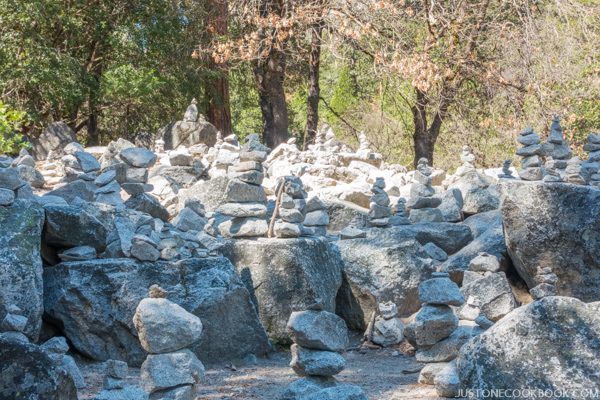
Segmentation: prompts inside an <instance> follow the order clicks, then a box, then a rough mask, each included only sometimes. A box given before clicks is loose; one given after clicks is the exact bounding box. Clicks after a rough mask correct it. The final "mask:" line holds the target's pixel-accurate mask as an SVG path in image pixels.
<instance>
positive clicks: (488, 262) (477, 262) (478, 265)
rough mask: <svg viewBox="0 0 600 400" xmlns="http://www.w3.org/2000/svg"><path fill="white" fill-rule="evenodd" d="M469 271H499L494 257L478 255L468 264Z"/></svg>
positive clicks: (484, 254)
mask: <svg viewBox="0 0 600 400" xmlns="http://www.w3.org/2000/svg"><path fill="white" fill-rule="evenodd" d="M469 270H470V271H474V272H498V271H500V263H499V262H498V258H496V256H494V255H491V254H488V253H480V254H479V255H478V256H477V257H475V258H474V259H472V260H471V262H470V263H469Z"/></svg>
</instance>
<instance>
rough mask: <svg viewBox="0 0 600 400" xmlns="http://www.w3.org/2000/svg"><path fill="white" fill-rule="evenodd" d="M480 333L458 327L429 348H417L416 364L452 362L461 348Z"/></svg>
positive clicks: (466, 327) (472, 328) (477, 330)
mask: <svg viewBox="0 0 600 400" xmlns="http://www.w3.org/2000/svg"><path fill="white" fill-rule="evenodd" d="M480 332H481V331H480V330H479V329H478V328H475V327H472V326H459V327H458V328H457V329H456V330H455V331H454V332H452V334H451V335H450V336H448V337H447V338H446V339H443V340H441V341H439V342H437V343H436V344H434V345H433V346H431V347H424V348H419V349H418V350H417V353H416V359H417V361H418V362H423V363H438V362H445V361H451V360H454V359H455V358H456V357H458V352H459V351H460V349H461V347H462V346H463V345H464V344H465V343H467V341H469V339H471V337H473V336H475V335H477V334H479V333H480Z"/></svg>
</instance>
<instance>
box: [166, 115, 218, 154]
mask: <svg viewBox="0 0 600 400" xmlns="http://www.w3.org/2000/svg"><path fill="white" fill-rule="evenodd" d="M217 132H218V130H217V128H215V126H214V125H213V124H211V123H210V122H208V121H204V120H199V121H195V122H194V121H177V122H172V123H170V124H168V125H166V126H164V127H163V128H161V129H160V130H159V131H158V132H157V137H162V138H163V140H164V141H165V150H171V149H176V148H177V147H179V146H186V147H191V146H193V145H196V144H199V143H204V144H206V145H207V146H214V145H215V142H216V138H217Z"/></svg>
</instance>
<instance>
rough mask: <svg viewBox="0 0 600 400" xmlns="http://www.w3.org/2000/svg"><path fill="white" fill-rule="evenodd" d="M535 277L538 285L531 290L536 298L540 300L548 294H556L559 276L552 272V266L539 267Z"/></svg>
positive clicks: (532, 295)
mask: <svg viewBox="0 0 600 400" xmlns="http://www.w3.org/2000/svg"><path fill="white" fill-rule="evenodd" d="M534 279H535V281H536V282H537V285H536V286H534V287H533V288H531V289H530V290H529V293H530V294H531V297H533V299H534V300H539V299H542V298H544V297H547V296H556V283H557V282H558V276H556V274H555V273H553V272H552V268H550V267H537V274H536V276H535V278H534Z"/></svg>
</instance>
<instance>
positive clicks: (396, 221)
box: [390, 197, 410, 226]
mask: <svg viewBox="0 0 600 400" xmlns="http://www.w3.org/2000/svg"><path fill="white" fill-rule="evenodd" d="M392 212H393V214H394V215H393V216H392V217H391V218H390V224H391V225H394V226H397V225H410V219H409V218H408V212H407V211H406V199H405V198H404V197H398V200H397V201H396V204H395V205H394V207H393V208H392Z"/></svg>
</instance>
